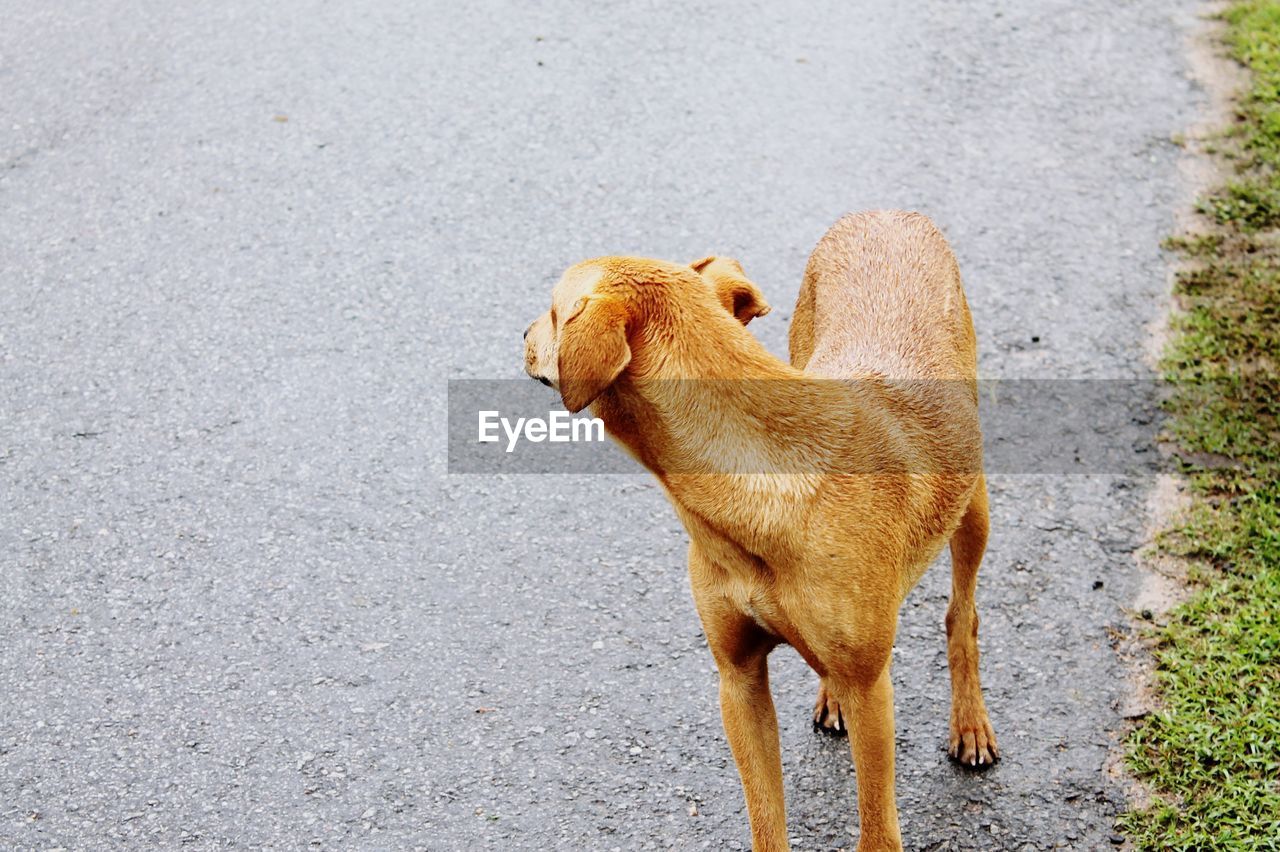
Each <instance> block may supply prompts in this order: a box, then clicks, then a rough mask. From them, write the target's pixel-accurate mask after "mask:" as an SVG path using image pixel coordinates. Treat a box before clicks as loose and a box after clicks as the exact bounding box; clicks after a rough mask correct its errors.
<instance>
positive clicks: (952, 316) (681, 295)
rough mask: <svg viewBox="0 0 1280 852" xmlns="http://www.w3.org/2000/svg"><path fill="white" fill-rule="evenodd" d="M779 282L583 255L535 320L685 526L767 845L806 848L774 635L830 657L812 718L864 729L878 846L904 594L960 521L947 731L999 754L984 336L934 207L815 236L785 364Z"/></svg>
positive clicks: (582, 398) (863, 755)
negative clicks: (986, 602) (986, 643)
mask: <svg viewBox="0 0 1280 852" xmlns="http://www.w3.org/2000/svg"><path fill="white" fill-rule="evenodd" d="M768 311H769V305H768V303H767V302H766V301H765V298H764V296H763V294H762V293H761V291H760V289H759V288H758V287H757V286H756V285H755V284H754V283H752V282H751V281H750V280H749V279H748V278H747V277H746V274H745V272H744V271H743V269H742V266H741V265H740V264H739V263H738V262H737V261H734V260H730V259H727V258H719V257H708V258H704V259H702V260H699V261H697V262H696V263H694V264H691V265H684V264H676V263H668V262H665V261H659V260H650V259H644V258H634V257H601V258H596V259H593V260H588V261H585V262H582V263H579V264H577V265H575V266H573V267H571V268H570V269H569V270H568V271H567V272H565V274H564V276H563V277H562V278H561V279H560V280H559V282H558V283H557V284H556V285H555V287H554V289H553V291H552V297H551V308H550V310H548V311H547V312H546V313H544V314H542V315H541V316H539V317H538V318H537V319H536V320H534V322H533V323H532V325H530V326H529V328H528V329H527V330H526V331H525V369H526V372H527V373H528V374H529V375H530V376H531V377H533V378H535V379H538V380H539V381H542V382H544V383H546V384H549V385H550V386H552V387H554V388H556V389H557V390H558V391H559V393H560V395H561V399H562V401H563V403H564V406H565V407H566V408H567V409H568V410H569V411H571V412H578V411H581V410H582V409H584V408H586V407H587V406H588V405H590V406H591V411H592V414H593V415H594V416H596V417H599V418H601V419H602V420H603V421H604V424H605V429H606V431H607V432H608V433H609V434H610V435H611V436H612V437H613V438H614V439H616V441H617V442H618V443H619V444H621V446H622V447H623V448H624V449H625V450H626V451H627V452H628V453H630V454H631V455H632V456H633V457H634V458H635V459H637V460H638V461H639V462H640V463H641V464H643V465H644V466H645V467H646V468H648V469H649V470H650V471H652V472H653V473H654V475H655V476H656V477H657V478H658V480H659V481H660V482H661V484H662V486H663V488H664V489H665V491H666V494H667V497H668V498H669V499H670V501H671V503H672V505H673V506H674V507H675V510H676V512H677V514H678V515H679V517H680V519H681V521H682V522H683V524H684V526H685V528H686V529H687V530H688V533H689V539H690V542H689V576H690V584H691V587H692V590H693V597H694V602H695V604H696V606H697V610H698V613H699V616H700V617H701V620H702V624H703V628H704V632H705V634H706V637H707V643H708V645H709V646H710V649H711V653H712V655H713V657H714V658H715V662H716V667H717V669H718V671H719V676H720V708H721V716H722V718H723V721H724V729H725V733H726V735H727V737H728V740H729V745H730V748H731V750H732V752H733V756H734V760H735V762H736V763H737V766H738V771H739V774H740V776H741V780H742V787H743V791H744V793H745V796H746V803H747V811H748V816H749V819H750V823H751V837H752V844H753V848H754V849H756V850H782V849H787V848H788V841H787V830H786V812H785V808H784V803H783V784H782V761H781V755H780V751H779V743H778V727H777V718H776V715H775V711H774V706H773V700H772V697H771V694H770V690H769V675H768V663H767V657H768V654H769V652H770V651H771V650H772V649H773V648H774V647H776V646H778V645H780V644H782V643H786V644H789V645H791V646H792V647H794V648H795V649H796V650H797V651H798V652H799V653H800V655H801V656H802V657H803V658H804V659H805V661H806V662H808V664H809V665H810V666H811V667H812V668H813V669H814V670H815V671H816V672H817V673H818V675H819V677H820V679H821V680H820V684H819V688H818V698H817V704H816V706H815V708H814V722H815V724H817V725H819V726H821V727H824V728H827V729H829V730H833V731H840V730H844V729H847V730H848V733H849V740H850V745H851V750H852V753H853V760H854V763H855V767H856V770H857V790H858V812H859V818H860V822H861V834H860V838H859V843H858V849H859V850H873V849H875V850H880V849H901V848H902V839H901V833H900V830H899V826H898V813H897V805H896V801H895V795H894V721H893V687H892V683H891V680H890V656H891V652H892V649H893V642H894V635H895V632H896V628H897V618H898V611H899V609H900V607H901V604H902V601H903V599H904V598H905V596H906V594H907V593H908V592H909V591H910V590H911V588H912V587H913V586H914V585H915V584H916V582H917V581H918V580H919V579H920V577H921V575H922V574H923V573H924V571H925V569H926V568H927V567H928V566H929V564H930V563H931V562H932V561H933V560H934V558H935V557H937V556H938V554H939V553H940V552H941V551H942V549H943V547H944V546H945V545H947V544H948V543H949V544H950V550H951V570H952V586H951V600H950V604H949V606H948V608H947V614H946V633H947V662H948V665H949V668H950V673H951V719H950V727H951V731H950V742H949V753H950V755H951V756H952V757H953V758H954V759H955V760H958V761H960V762H961V763H963V764H965V765H968V766H975V767H976V766H980V765H987V764H990V763H993V762H994V761H995V760H996V759H997V758H998V755H999V752H998V749H997V745H996V737H995V732H994V731H993V730H992V727H991V722H990V720H989V718H988V716H987V710H986V706H985V702H984V700H983V695H982V687H981V684H980V681H979V676H978V642H977V637H978V615H977V610H976V607H975V603H974V591H975V586H976V582H977V573H978V567H979V565H980V563H981V561H982V556H983V553H984V551H985V548H986V542H987V534H988V512H987V489H986V482H985V478H984V475H983V471H982V435H981V429H980V425H979V421H978V395H977V342H976V336H975V332H974V328H973V321H972V318H971V316H970V313H969V307H968V303H967V302H966V300H965V295H964V290H963V288H962V285H961V281H960V272H959V267H958V265H957V262H956V259H955V255H954V253H953V252H952V250H951V248H950V246H949V245H948V244H947V241H946V239H945V238H944V237H943V236H942V234H941V233H940V232H939V231H938V229H937V228H936V227H935V226H934V225H933V223H932V222H930V221H929V219H928V218H926V217H925V216H922V215H920V214H916V213H906V212H899V211H876V212H866V213H857V214H849V215H846V216H844V217H842V218H841V219H840V220H839V221H837V222H836V223H835V224H834V225H833V226H832V227H831V228H830V230H828V231H827V233H826V234H825V235H824V236H823V237H822V239H821V240H820V241H819V242H818V245H817V247H816V248H815V249H814V251H813V254H812V255H811V257H810V259H809V263H808V266H807V267H806V269H805V273H804V279H803V281H802V284H801V288H800V293H799V298H798V301H797V304H796V309H795V312H794V314H793V316H792V320H791V328H790V334H789V349H790V360H791V363H790V364H785V363H783V362H782V361H780V360H779V359H777V358H775V357H774V356H773V355H772V354H770V353H769V352H768V351H767V350H766V349H765V348H764V347H763V346H762V345H761V344H760V343H759V342H758V341H757V340H756V338H755V337H754V335H752V334H751V333H750V332H749V331H748V330H747V329H746V327H745V326H746V325H747V324H748V323H749V322H751V320H753V319H755V318H756V317H760V316H763V315H765V314H766V313H768Z"/></svg>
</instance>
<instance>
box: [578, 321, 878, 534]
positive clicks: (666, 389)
mask: <svg viewBox="0 0 1280 852" xmlns="http://www.w3.org/2000/svg"><path fill="white" fill-rule="evenodd" d="M661 320H662V321H661V322H655V323H650V324H649V326H647V327H646V328H645V329H643V330H642V331H641V333H640V334H638V335H637V336H636V341H635V345H634V348H633V356H632V362H631V367H630V368H629V369H628V370H627V372H626V373H624V374H623V376H621V377H620V378H619V380H618V381H617V382H615V383H614V385H613V386H611V387H610V388H609V389H608V390H606V391H605V393H604V394H602V395H601V397H600V398H599V399H598V400H597V401H596V403H595V404H594V405H593V407H592V410H593V412H594V413H595V414H596V416H598V417H600V418H601V419H602V420H603V421H604V424H605V428H606V429H607V430H608V431H609V433H610V434H611V435H612V436H613V437H614V438H615V439H617V440H618V441H619V442H620V443H621V444H622V445H623V446H624V447H626V448H627V449H628V451H630V453H631V454H632V455H633V456H634V457H635V458H636V459H637V460H638V461H639V462H640V463H641V464H643V465H644V466H645V467H647V468H648V469H649V470H650V471H652V472H653V473H654V474H655V475H656V476H657V477H658V479H659V480H660V481H661V482H662V483H663V485H664V486H665V487H666V489H667V491H668V493H669V494H670V495H671V497H672V499H673V501H674V502H675V503H676V505H677V507H678V509H679V510H680V511H681V513H682V514H686V513H693V514H694V515H697V516H698V517H700V518H702V519H703V520H704V521H705V522H706V523H708V524H709V525H711V526H712V527H715V528H718V529H721V530H723V531H724V532H725V533H726V535H728V536H729V537H730V538H732V539H734V540H735V541H739V542H743V543H745V542H747V541H751V540H756V541H757V543H759V544H760V546H761V548H762V549H763V548H765V544H764V542H763V541H761V540H762V539H767V538H769V537H770V535H771V532H770V531H769V530H765V529H761V528H760V526H759V525H760V518H761V517H769V518H771V519H774V520H775V521H776V522H777V523H778V524H780V525H785V524H786V523H787V522H788V519H789V518H790V517H791V516H792V514H793V513H795V512H798V511H800V510H801V507H802V506H803V504H804V502H805V501H806V499H807V498H808V497H811V496H812V495H813V494H814V493H816V491H817V489H818V488H819V487H820V484H821V479H822V477H821V475H820V471H821V469H822V466H823V464H824V462H827V463H830V464H832V465H834V464H836V463H837V462H841V461H845V459H842V458H841V454H843V453H847V452H848V448H847V436H848V435H849V434H850V433H851V431H857V425H858V421H859V414H858V410H857V409H858V406H857V404H856V401H855V400H853V399H851V396H852V395H853V394H852V392H851V391H850V389H849V388H848V387H846V386H843V385H839V384H837V383H833V382H829V381H821V380H815V379H813V378H812V377H808V376H805V374H804V373H802V372H800V371H799V370H796V369H795V368H793V367H791V366H790V365H788V364H785V363H783V362H782V361H780V360H779V359H777V358H775V357H774V356H773V355H772V354H770V353H769V351H768V350H766V349H765V348H764V346H762V345H761V344H760V342H759V341H757V340H756V339H755V337H754V336H753V335H752V334H751V333H750V332H748V331H747V330H746V329H745V328H743V326H742V325H740V324H739V323H738V322H737V321H736V320H734V319H733V318H732V317H730V316H729V315H728V314H726V313H724V312H723V311H721V310H719V309H718V306H716V308H715V312H714V313H713V312H712V311H711V310H706V309H704V310H701V311H698V310H696V309H694V310H690V309H689V308H688V306H687V305H685V306H682V311H681V313H679V314H677V315H674V316H665V317H662V318H661ZM691 341H696V345H690V343H691ZM799 416H803V417H804V418H805V421H804V422H803V423H796V418H797V417H799ZM784 425H785V426H784ZM780 434H786V435H787V436H788V437H787V440H786V441H781V440H779V435H780ZM726 492H732V493H731V494H727V493H726ZM739 492H741V493H739ZM726 497H727V498H728V499H726ZM762 503H772V504H774V511H770V512H761V511H759V508H760V506H761V504H762ZM751 507H755V509H754V510H752V509H751ZM756 552H761V551H756Z"/></svg>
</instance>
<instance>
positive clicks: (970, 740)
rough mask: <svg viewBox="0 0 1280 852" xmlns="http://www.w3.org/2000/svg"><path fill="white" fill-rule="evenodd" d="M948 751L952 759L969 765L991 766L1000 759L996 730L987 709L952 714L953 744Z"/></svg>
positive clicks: (963, 764)
mask: <svg viewBox="0 0 1280 852" xmlns="http://www.w3.org/2000/svg"><path fill="white" fill-rule="evenodd" d="M947 753H948V754H949V755H951V759H952V760H954V761H956V762H957V763H959V764H961V765H962V766H969V767H980V766H981V767H985V766H990V765H991V764H993V763H995V762H996V761H997V760H999V759H1000V749H999V748H997V747H996V732H995V730H994V729H992V727H991V720H990V719H988V718H987V711H986V710H984V709H981V708H979V709H977V710H974V711H971V712H968V713H964V714H959V713H952V714H951V745H950V748H948V749H947Z"/></svg>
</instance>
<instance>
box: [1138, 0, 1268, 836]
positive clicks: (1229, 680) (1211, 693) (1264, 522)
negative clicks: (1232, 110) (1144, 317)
mask: <svg viewBox="0 0 1280 852" xmlns="http://www.w3.org/2000/svg"><path fill="white" fill-rule="evenodd" d="M1225 18H1226V21H1227V25H1228V30H1227V33H1228V34H1227V41H1228V45H1229V47H1230V49H1231V50H1232V52H1233V54H1234V56H1235V57H1236V58H1237V59H1238V60H1239V61H1240V62H1242V63H1243V64H1244V65H1245V66H1246V67H1248V68H1249V70H1250V72H1251V77H1250V79H1251V89H1250V91H1249V92H1247V93H1246V94H1245V95H1244V96H1243V98H1242V99H1241V102H1240V104H1239V115H1240V124H1239V126H1238V127H1236V128H1233V129H1232V132H1231V133H1230V134H1228V135H1227V136H1226V137H1224V138H1225V140H1226V141H1225V142H1224V144H1227V145H1229V146H1230V150H1229V151H1226V152H1224V155H1227V156H1229V160H1228V162H1231V163H1233V164H1235V168H1236V169H1237V174H1236V175H1235V177H1234V179H1233V180H1231V181H1230V182H1229V183H1228V184H1227V186H1226V187H1224V188H1223V189H1222V190H1220V191H1218V192H1215V193H1212V194H1211V195H1210V196H1209V197H1207V198H1205V199H1204V200H1203V201H1202V203H1201V206H1200V209H1201V211H1202V212H1203V213H1205V215H1206V217H1207V218H1208V220H1209V221H1210V222H1211V223H1213V225H1214V231H1213V233H1211V234H1209V235H1203V234H1201V235H1184V236H1180V237H1175V238H1172V239H1170V240H1169V241H1168V243H1167V246H1168V247H1169V248H1170V249H1172V250H1175V251H1178V252H1180V253H1182V254H1183V256H1184V258H1186V260H1187V269H1186V271H1184V272H1183V273H1182V274H1181V275H1180V276H1179V280H1178V283H1177V287H1176V294H1177V299H1178V305H1179V308H1180V310H1179V312H1178V313H1177V315H1176V316H1175V317H1174V319H1173V321H1172V326H1173V329H1172V330H1173V336H1172V340H1171V342H1170V345H1169V348H1168V350H1167V352H1166V354H1165V359H1164V365H1163V366H1164V371H1165V373H1166V376H1167V378H1169V379H1170V380H1171V381H1172V382H1173V387H1174V391H1173V396H1172V398H1171V399H1170V401H1169V403H1168V410H1169V415H1170V420H1169V437H1170V439H1171V440H1172V441H1173V442H1174V444H1175V445H1176V446H1177V447H1178V449H1179V454H1180V456H1181V457H1182V458H1183V460H1184V464H1185V467H1186V470H1187V472H1188V474H1189V479H1190V482H1191V490H1192V494H1193V504H1192V507H1191V509H1190V510H1189V512H1188V513H1187V515H1186V516H1185V517H1183V518H1182V519H1181V521H1180V522H1179V525H1178V526H1177V527H1176V528H1175V529H1172V530H1168V531H1166V532H1165V533H1164V534H1163V535H1162V536H1161V538H1160V542H1159V546H1160V547H1161V548H1163V549H1164V550H1165V551H1166V552H1171V553H1175V554H1178V555H1180V556H1182V557H1184V558H1185V559H1187V560H1188V564H1189V572H1188V576H1189V579H1190V581H1191V582H1192V583H1193V584H1194V586H1195V591H1194V593H1193V595H1192V597H1191V598H1190V600H1188V601H1187V602H1186V603H1185V604H1183V605H1181V606H1179V607H1178V608H1176V609H1175V610H1174V611H1173V612H1171V613H1170V614H1169V619H1168V623H1167V624H1165V625H1163V626H1162V627H1160V628H1158V629H1157V630H1156V631H1155V633H1154V637H1153V638H1154V640H1155V657H1156V664H1157V671H1156V678H1157V687H1158V689H1159V692H1160V696H1161V702H1162V703H1161V706H1162V709H1161V710H1160V711H1159V712H1157V713H1155V714H1153V715H1151V716H1150V717H1148V718H1147V719H1146V720H1145V721H1144V722H1143V723H1142V724H1141V726H1140V727H1138V728H1137V729H1136V730H1135V731H1134V732H1133V733H1132V735H1131V736H1130V738H1129V741H1128V761H1129V765H1130V767H1131V768H1132V769H1133V770H1134V771H1135V772H1136V773H1137V774H1138V776H1139V777H1140V778H1142V779H1143V780H1144V781H1145V782H1146V783H1147V785H1148V786H1149V787H1150V788H1151V789H1152V790H1153V791H1154V793H1155V794H1156V800H1155V803H1154V804H1153V805H1152V806H1151V807H1148V808H1146V809H1144V810H1135V811H1130V812H1129V813H1127V814H1125V815H1124V816H1123V817H1122V818H1121V826H1122V828H1124V829H1125V830H1126V831H1127V832H1128V833H1129V836H1130V837H1131V838H1132V840H1133V841H1134V844H1135V845H1136V846H1137V847H1138V848H1139V849H1144V850H1146V849H1150V850H1166V849H1170V850H1179V849H1186V850H1191V849H1195V850H1200V849H1233V850H1234V849H1278V850H1280V380H1278V379H1277V375H1278V373H1277V368H1278V367H1280V0H1246V2H1238V3H1235V4H1234V5H1233V6H1232V7H1231V8H1230V9H1229V10H1228V11H1227V12H1226V13H1225Z"/></svg>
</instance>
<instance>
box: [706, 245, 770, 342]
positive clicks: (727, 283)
mask: <svg viewBox="0 0 1280 852" xmlns="http://www.w3.org/2000/svg"><path fill="white" fill-rule="evenodd" d="M689 266H690V267H692V268H693V271H694V272H697V273H698V274H699V275H701V276H702V277H703V278H705V279H707V280H708V281H710V282H711V285H712V287H714V288H715V291H716V298H717V299H719V300H720V304H721V305H723V306H724V309H725V310H726V311H728V312H729V313H731V314H733V315H734V316H735V317H737V318H738V322H740V323H742V324H743V325H746V324H747V323H749V322H751V321H752V320H753V319H755V318H756V317H762V316H764V315H765V314H767V313H769V311H771V310H772V308H771V307H770V306H769V303H768V302H767V301H765V298H764V293H761V292H760V288H759V287H757V286H756V285H755V284H753V283H752V282H751V280H750V279H748V278H747V273H746V272H744V271H743V269H742V264H740V263H738V261H736V260H734V259H733V258H729V257H716V256H715V255H712V256H711V257H704V258H702V259H701V260H695V261H694V262H693V263H691V264H689Z"/></svg>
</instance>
